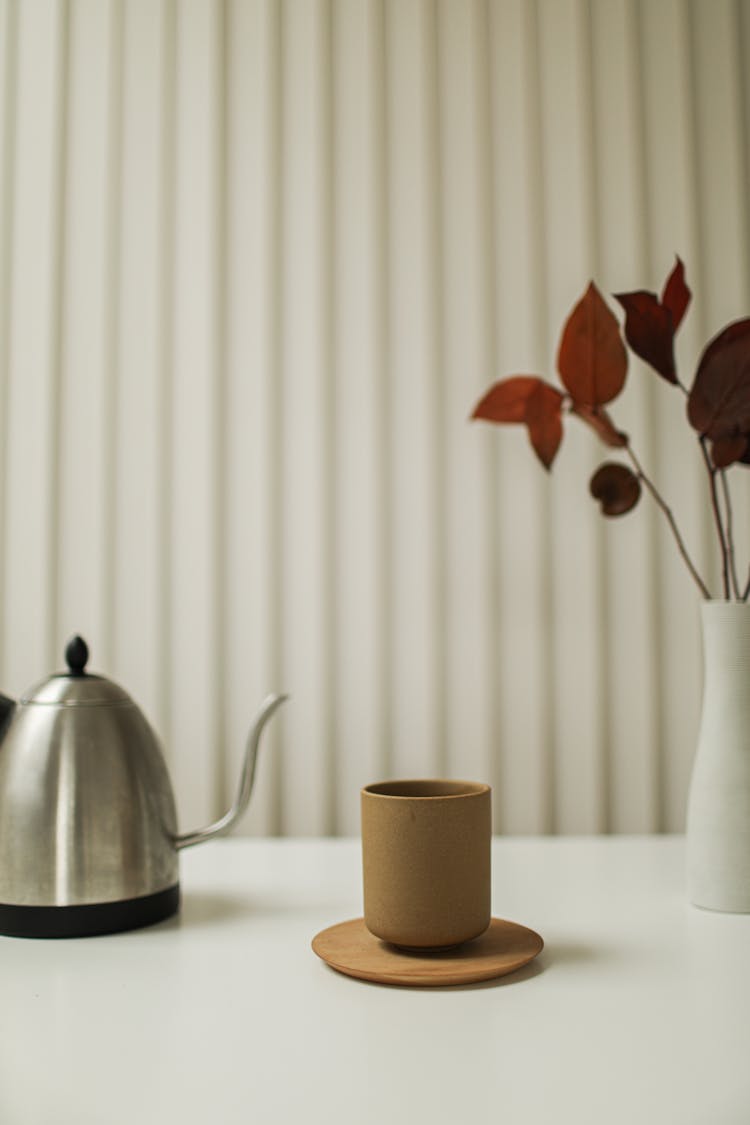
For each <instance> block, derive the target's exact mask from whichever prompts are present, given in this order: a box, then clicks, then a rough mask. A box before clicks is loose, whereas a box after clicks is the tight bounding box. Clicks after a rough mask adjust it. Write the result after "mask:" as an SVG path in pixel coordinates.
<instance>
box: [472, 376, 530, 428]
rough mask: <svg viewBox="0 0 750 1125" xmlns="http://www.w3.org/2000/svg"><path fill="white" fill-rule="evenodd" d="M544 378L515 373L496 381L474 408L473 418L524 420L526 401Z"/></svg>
mask: <svg viewBox="0 0 750 1125" xmlns="http://www.w3.org/2000/svg"><path fill="white" fill-rule="evenodd" d="M542 382H543V380H542V379H540V378H538V376H536V375H514V376H513V377H512V378H510V379H501V380H500V381H499V382H497V383H494V384H493V385H492V386H491V387H490V389H489V391H487V394H486V395H485V396H484V397H483V398H482V399H480V400H479V402H478V403H477V405H476V406H475V408H474V412H473V414H472V418H481V419H483V420H484V421H485V422H523V421H524V420H525V416H526V403H527V402H528V401H529V398H530V397H531V395H532V394H533V392H534V390H535V389H536V388H537V387H538V386H539V384H540V383H542Z"/></svg>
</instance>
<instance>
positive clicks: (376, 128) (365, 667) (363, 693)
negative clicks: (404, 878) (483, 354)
mask: <svg viewBox="0 0 750 1125" xmlns="http://www.w3.org/2000/svg"><path fill="white" fill-rule="evenodd" d="M379 15H380V13H379V11H378V5H377V4H376V3H375V2H374V0H356V2H353V3H352V2H349V0H346V2H344V3H338V4H336V5H335V7H334V20H335V22H334V46H335V50H334V58H333V62H334V91H333V105H334V125H335V131H334V136H335V146H334V152H335V163H334V204H335V206H334V216H335V226H334V247H335V255H334V264H335V272H334V302H335V308H336V318H337V320H336V323H337V331H336V346H335V353H334V354H335V376H336V416H335V417H336V426H335V452H336V477H335V492H334V498H335V502H336V563H335V575H336V603H335V605H336V612H335V642H336V661H335V671H336V675H335V683H336V748H337V761H336V770H335V780H336V791H337V806H338V815H339V824H340V828H341V831H343V832H345V833H347V834H351V835H354V834H356V833H357V832H358V831H359V789H360V788H361V787H362V786H363V785H366V784H367V783H368V782H370V781H373V780H376V779H377V778H379V777H381V776H383V773H382V771H383V768H384V762H383V757H384V752H385V740H386V708H387V706H388V696H387V683H386V678H385V659H384V658H385V652H386V648H387V643H388V616H387V614H388V606H387V604H386V598H385V592H384V584H383V575H384V570H385V568H386V567H387V565H388V558H387V553H386V550H385V544H386V543H387V529H386V519H385V513H386V508H385V501H386V496H385V482H386V479H387V477H386V474H385V465H386V461H387V457H388V453H387V449H386V447H385V445H384V411H383V400H382V393H381V391H382V387H383V382H384V379H385V377H386V372H385V367H384V344H385V341H384V339H383V331H382V329H383V308H382V299H381V294H382V281H383V279H382V256H381V246H382V242H383V239H384V237H385V231H384V229H383V223H382V194H383V186H384V179H383V173H382V167H381V165H380V161H381V157H382V151H381V149H382V121H381V116H382V114H381V111H380V106H381V99H382V97H383V90H382V79H383V72H382V68H383V61H384V60H383V38H382V30H383V29H382V21H381V20H380V19H379ZM355 638H356V640H355ZM353 641H355V644H356V651H357V655H356V659H352V652H351V646H352V642H353Z"/></svg>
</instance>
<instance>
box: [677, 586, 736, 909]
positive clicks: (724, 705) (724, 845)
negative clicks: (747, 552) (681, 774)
mask: <svg viewBox="0 0 750 1125" xmlns="http://www.w3.org/2000/svg"><path fill="white" fill-rule="evenodd" d="M701 609H702V624H703V653H704V693H703V708H702V713H701V723H700V730H699V735H698V746H697V751H696V756H695V763H694V766H693V775H692V779H691V783H690V794H689V799H688V813H687V865H688V870H687V875H688V893H689V896H690V900H691V902H693V903H694V904H695V905H696V906H702V907H705V908H706V909H708V910H725V911H734V912H742V913H748V912H750V605H746V604H744V603H736V602H705V603H704V604H703V605H702V607H701Z"/></svg>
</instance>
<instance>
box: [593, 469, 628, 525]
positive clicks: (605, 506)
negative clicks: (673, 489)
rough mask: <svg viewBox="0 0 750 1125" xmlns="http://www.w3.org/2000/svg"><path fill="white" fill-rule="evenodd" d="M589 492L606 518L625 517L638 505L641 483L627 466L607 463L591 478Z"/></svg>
mask: <svg viewBox="0 0 750 1125" xmlns="http://www.w3.org/2000/svg"><path fill="white" fill-rule="evenodd" d="M589 491H590V492H591V495H592V496H593V497H594V499H595V500H598V501H599V503H600V504H601V508H602V512H603V513H604V515H605V516H623V515H625V513H626V512H629V511H630V510H631V508H634V507H635V506H636V504H637V503H638V499H639V497H640V495H641V482H640V481H639V480H638V477H637V476H636V475H635V473H634V472H632V470H631V469H629V468H628V467H627V465H619V464H617V462H615V461H605V463H604V464H603V465H601V466H600V467H599V468H598V469H597V470H596V472H595V473H594V475H593V477H592V478H591V482H590V484H589Z"/></svg>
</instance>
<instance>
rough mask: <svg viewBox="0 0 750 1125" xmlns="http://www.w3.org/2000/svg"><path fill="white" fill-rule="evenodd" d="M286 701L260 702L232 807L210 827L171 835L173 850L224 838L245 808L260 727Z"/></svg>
mask: <svg viewBox="0 0 750 1125" xmlns="http://www.w3.org/2000/svg"><path fill="white" fill-rule="evenodd" d="M288 698H289V696H288V695H269V697H268V698H267V699H266V700H265V701H264V703H263V705H262V707H261V709H260V712H259V713H258V717H257V718H256V720H255V722H254V724H253V727H252V730H251V731H250V734H249V735H248V736H247V743H246V746H245V759H244V761H243V763H242V774H241V776H240V784H239V788H238V790H237V796H236V798H235V801H234V804H233V805H232V807H231V809H230V810H229V812H226V813H225V814H224V816H222V817H221V818H220V819H219V820H216V821H214V823H213V824H208V825H206V827H205V828H197V829H196V830H195V831H194V832H186V833H184V835H181V836H175V837H174V845H175V847H176V848H189V847H190V846H191V845H192V844H202V843H203V841H204V840H210V839H211V837H212V836H225V835H226V834H227V832H230V831H231V829H232V828H233V827H234V825H235V824H236V823H237V821H238V820H239V819H240V817H241V816H242V814H243V813H244V811H245V809H246V808H247V806H248V803H249V801H250V794H251V793H252V791H253V782H254V780H255V764H256V761H257V757H258V744H259V742H260V736H261V734H262V732H263V728H264V727H265V725H266V723H267V722H268V720H269V719H270V718H271V716H272V715H273V713H274V711H276V709H277V708H278V707H280V706H281V704H282V703H284V702H285V700H287V699H288Z"/></svg>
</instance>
